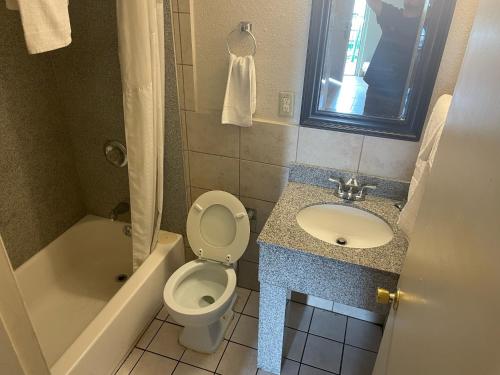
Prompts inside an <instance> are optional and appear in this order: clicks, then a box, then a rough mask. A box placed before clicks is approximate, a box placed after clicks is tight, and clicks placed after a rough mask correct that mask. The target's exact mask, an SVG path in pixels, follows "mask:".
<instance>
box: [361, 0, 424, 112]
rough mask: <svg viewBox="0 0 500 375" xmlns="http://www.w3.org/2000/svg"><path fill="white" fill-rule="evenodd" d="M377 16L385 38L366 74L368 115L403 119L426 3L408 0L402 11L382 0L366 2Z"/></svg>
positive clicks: (367, 0)
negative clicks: (409, 78)
mask: <svg viewBox="0 0 500 375" xmlns="http://www.w3.org/2000/svg"><path fill="white" fill-rule="evenodd" d="M366 2H367V3H368V6H369V7H370V8H371V9H372V10H373V11H374V13H375V14H376V16H377V22H378V24H379V25H380V28H381V29H382V36H381V37H380V40H379V42H378V45H377V48H376V50H375V53H374V55H373V58H372V60H371V62H370V66H369V67H368V70H367V71H366V74H365V77H364V80H365V82H366V83H367V84H368V90H367V92H366V101H365V108H364V114H365V115H369V116H380V117H399V116H400V112H401V102H402V100H403V94H404V89H405V86H406V80H407V77H408V72H409V70H410V64H411V59H412V56H413V50H414V47H415V41H416V37H417V33H418V29H419V25H420V17H421V14H422V10H423V8H424V5H425V0H405V1H404V8H403V9H400V8H397V7H395V6H393V5H390V4H387V3H385V2H383V1H382V0H366Z"/></svg>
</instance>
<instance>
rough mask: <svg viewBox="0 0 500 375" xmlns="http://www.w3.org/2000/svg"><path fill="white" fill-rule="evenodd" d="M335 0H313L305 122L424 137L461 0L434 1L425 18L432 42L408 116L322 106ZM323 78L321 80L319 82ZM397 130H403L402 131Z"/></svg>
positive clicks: (416, 73) (422, 58)
mask: <svg viewBox="0 0 500 375" xmlns="http://www.w3.org/2000/svg"><path fill="white" fill-rule="evenodd" d="M332 1H338V0H313V3H312V11H311V23H310V28H309V44H308V48H307V62H306V71H305V77H304V90H303V95H302V110H301V115H300V125H301V126H306V127H312V128H322V129H330V130H334V131H341V132H347V133H357V134H364V135H371V136H375V137H384V138H394V139H402V140H407V141H415V142H417V141H419V140H420V136H421V133H422V128H423V126H424V122H425V119H426V116H427V110H428V108H429V103H430V101H431V96H432V92H433V90H434V84H435V81H436V77H437V74H438V70H439V65H440V63H441V58H442V56H443V51H444V47H445V44H446V40H447V37H448V32H449V29H450V25H451V21H452V19H453V13H454V10H455V4H456V0H434V1H431V4H430V6H429V9H428V10H427V16H426V20H425V25H426V26H425V27H426V30H427V32H426V41H425V44H424V47H423V49H422V51H421V53H420V55H419V58H418V61H417V62H416V64H415V67H414V70H413V86H412V94H411V95H410V99H409V105H408V110H407V115H406V118H405V119H404V120H400V119H389V118H379V117H368V116H363V115H353V114H343V113H336V112H328V111H321V110H319V109H318V108H319V106H318V103H319V96H320V91H321V87H320V84H319V82H321V74H322V69H323V61H324V55H325V51H326V43H327V33H326V30H327V29H328V22H329V18H330V17H329V15H330V8H331V4H332ZM316 83H318V84H316ZM396 129H397V130H396Z"/></svg>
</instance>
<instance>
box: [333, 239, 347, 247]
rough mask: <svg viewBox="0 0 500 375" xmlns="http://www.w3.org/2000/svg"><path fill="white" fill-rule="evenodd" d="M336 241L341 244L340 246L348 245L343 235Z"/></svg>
mask: <svg viewBox="0 0 500 375" xmlns="http://www.w3.org/2000/svg"><path fill="white" fill-rule="evenodd" d="M335 242H336V243H337V245H340V246H345V245H347V240H346V239H345V238H343V237H339V238H337V240H336V241H335Z"/></svg>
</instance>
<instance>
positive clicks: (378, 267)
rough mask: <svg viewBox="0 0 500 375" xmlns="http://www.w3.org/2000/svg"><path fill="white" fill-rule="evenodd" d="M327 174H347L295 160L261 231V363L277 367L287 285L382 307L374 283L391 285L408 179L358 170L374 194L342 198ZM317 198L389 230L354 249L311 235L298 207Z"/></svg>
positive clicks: (398, 263) (401, 249) (400, 250)
mask: <svg viewBox="0 0 500 375" xmlns="http://www.w3.org/2000/svg"><path fill="white" fill-rule="evenodd" d="M331 175H335V176H336V177H343V178H344V180H346V179H348V178H349V177H350V176H351V174H348V173H346V172H339V171H333V170H328V169H323V168H313V167H308V166H303V165H293V166H292V170H291V172H290V182H289V184H288V186H287V187H286V189H285V191H284V192H283V194H282V196H281V198H280V200H279V201H278V203H277V204H276V206H275V208H274V210H273V212H272V213H271V216H270V217H269V219H268V221H267V223H266V225H265V227H264V229H263V230H262V232H261V234H260V236H259V239H258V243H259V247H260V255H259V281H260V312H259V350H258V365H259V368H262V369H263V370H266V371H269V372H271V373H275V374H279V373H280V368H281V356H282V346H283V326H284V323H285V306H286V296H287V292H288V290H293V291H297V292H301V293H304V294H310V295H314V296H317V297H321V298H325V299H328V300H333V301H335V302H338V303H342V304H345V305H349V306H353V307H358V308H362V309H366V310H370V311H374V312H377V313H382V314H386V313H387V311H388V306H383V305H377V304H376V303H375V295H376V290H377V287H382V288H386V289H389V290H394V289H395V288H396V286H397V282H398V278H399V273H400V272H401V268H402V265H403V261H404V257H405V254H406V249H407V246H408V243H407V241H406V239H405V237H404V236H403V234H402V233H401V232H400V231H399V230H398V229H397V226H396V222H397V219H398V216H399V210H398V209H397V208H395V207H394V203H396V201H399V200H401V199H403V198H404V196H405V195H406V192H407V189H408V184H406V183H403V182H395V181H387V180H382V179H379V178H375V177H369V176H358V180H360V182H361V183H362V184H368V183H369V184H376V185H378V187H379V188H378V189H377V191H376V192H377V195H371V196H368V197H367V199H366V200H365V201H362V202H353V203H346V202H345V201H343V200H342V199H339V198H337V197H335V196H334V195H333V190H332V189H328V188H325V186H329V185H328V177H330V176H331ZM325 181H326V182H325ZM317 185H319V186H317ZM322 186H323V187H322ZM321 203H334V204H345V205H352V206H354V207H357V208H360V209H364V210H367V211H370V212H372V213H374V214H376V215H378V216H380V217H381V218H383V219H384V220H385V221H386V222H387V223H389V224H390V225H391V226H392V228H393V230H394V238H393V240H392V241H390V242H389V243H388V244H386V245H384V246H380V247H377V248H370V249H352V248H347V247H342V246H337V245H332V244H329V243H326V242H323V241H321V240H319V239H316V238H314V237H312V236H311V235H309V234H308V233H306V232H305V231H304V230H303V229H302V228H301V227H300V226H299V225H298V223H297V220H296V215H297V213H298V212H299V211H300V210H301V209H302V208H304V207H307V206H311V205H315V204H321Z"/></svg>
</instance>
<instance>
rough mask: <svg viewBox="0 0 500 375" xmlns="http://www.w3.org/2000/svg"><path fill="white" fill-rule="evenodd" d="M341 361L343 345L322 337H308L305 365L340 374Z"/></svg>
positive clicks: (303, 358) (303, 359) (304, 358)
mask: <svg viewBox="0 0 500 375" xmlns="http://www.w3.org/2000/svg"><path fill="white" fill-rule="evenodd" d="M341 360H342V344H340V343H338V342H336V341H332V340H328V339H325V338H322V337H317V336H313V335H308V336H307V342H306V348H305V350H304V356H303V357H302V362H303V363H305V364H306V365H311V366H313V367H317V368H320V369H322V370H326V371H331V372H335V373H337V374H338V373H339V372H340V362H341Z"/></svg>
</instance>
